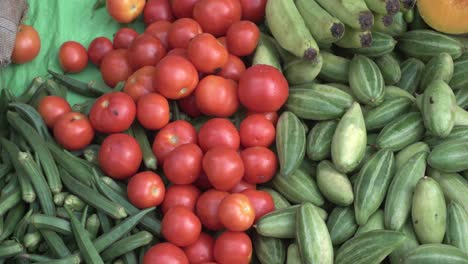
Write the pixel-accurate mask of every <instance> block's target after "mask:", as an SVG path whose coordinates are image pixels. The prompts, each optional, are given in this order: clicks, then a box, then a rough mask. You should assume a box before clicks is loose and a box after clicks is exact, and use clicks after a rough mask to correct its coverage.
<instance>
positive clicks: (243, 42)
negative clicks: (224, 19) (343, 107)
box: [226, 20, 260, 56]
mask: <svg viewBox="0 0 468 264" xmlns="http://www.w3.org/2000/svg"><path fill="white" fill-rule="evenodd" d="M259 39H260V30H259V29H258V27H257V25H255V24H254V23H253V22H250V21H246V20H243V21H239V22H236V23H234V24H232V26H231V27H229V29H228V31H227V33H226V42H227V46H228V49H229V52H230V53H232V54H234V55H237V56H247V55H250V54H252V53H253V52H254V51H255V48H256V47H257V44H258V40H259Z"/></svg>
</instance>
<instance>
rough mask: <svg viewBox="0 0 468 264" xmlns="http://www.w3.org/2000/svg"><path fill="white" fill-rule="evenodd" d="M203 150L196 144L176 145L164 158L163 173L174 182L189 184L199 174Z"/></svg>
mask: <svg viewBox="0 0 468 264" xmlns="http://www.w3.org/2000/svg"><path fill="white" fill-rule="evenodd" d="M202 158H203V152H202V151H201V149H200V147H198V145H197V144H193V143H189V144H184V145H180V146H178V147H176V148H175V149H174V150H173V151H171V152H170V153H169V154H168V155H167V156H166V158H165V159H164V166H163V170H164V175H166V177H167V179H168V180H169V181H171V182H172V183H174V184H191V183H193V182H195V181H196V180H197V179H198V177H199V176H200V173H201V170H202Z"/></svg>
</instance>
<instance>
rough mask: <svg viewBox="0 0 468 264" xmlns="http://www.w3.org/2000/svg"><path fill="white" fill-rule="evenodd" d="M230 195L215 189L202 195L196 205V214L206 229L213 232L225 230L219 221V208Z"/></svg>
mask: <svg viewBox="0 0 468 264" xmlns="http://www.w3.org/2000/svg"><path fill="white" fill-rule="evenodd" d="M228 195H229V193H228V192H222V191H218V190H214V189H211V190H208V191H206V192H204V193H202V195H200V197H199V198H198V201H197V205H196V212H197V216H198V217H199V218H200V221H201V222H202V223H203V226H204V227H206V228H208V229H209V230H213V231H218V230H221V229H223V225H222V224H221V222H220V221H219V219H218V207H219V204H220V203H221V201H222V200H223V199H224V198H225V197H226V196H228Z"/></svg>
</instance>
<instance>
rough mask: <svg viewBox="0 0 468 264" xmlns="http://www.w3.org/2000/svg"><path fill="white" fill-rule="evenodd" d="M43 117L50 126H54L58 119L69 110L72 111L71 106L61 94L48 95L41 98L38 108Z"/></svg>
mask: <svg viewBox="0 0 468 264" xmlns="http://www.w3.org/2000/svg"><path fill="white" fill-rule="evenodd" d="M37 110H38V112H39V114H40V115H41V117H42V119H44V122H45V123H46V125H47V126H48V127H49V128H53V127H54V124H55V122H56V121H57V119H58V118H59V117H60V116H61V115H63V114H66V113H68V112H71V110H72V109H71V106H70V104H69V103H68V102H67V100H65V99H63V98H62V97H60V96H55V95H48V96H45V97H44V98H42V99H41V101H40V102H39V106H38V108H37Z"/></svg>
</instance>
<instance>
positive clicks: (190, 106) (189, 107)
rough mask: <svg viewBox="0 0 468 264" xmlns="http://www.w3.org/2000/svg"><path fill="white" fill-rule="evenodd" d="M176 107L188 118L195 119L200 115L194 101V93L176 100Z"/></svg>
mask: <svg viewBox="0 0 468 264" xmlns="http://www.w3.org/2000/svg"><path fill="white" fill-rule="evenodd" d="M195 92H196V90H195ZM177 105H178V106H179V108H180V109H181V110H182V111H184V113H186V114H188V115H189V116H190V117H197V116H200V115H201V112H200V109H198V106H197V101H196V99H195V93H191V94H190V95H189V96H187V97H184V98H182V99H180V100H177Z"/></svg>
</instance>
